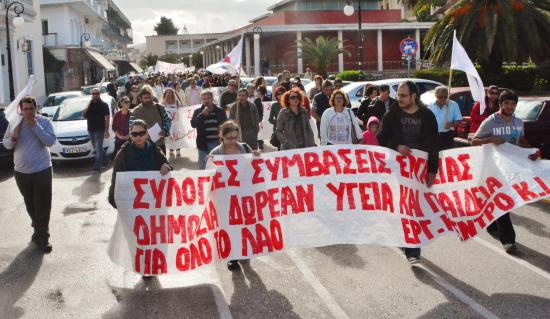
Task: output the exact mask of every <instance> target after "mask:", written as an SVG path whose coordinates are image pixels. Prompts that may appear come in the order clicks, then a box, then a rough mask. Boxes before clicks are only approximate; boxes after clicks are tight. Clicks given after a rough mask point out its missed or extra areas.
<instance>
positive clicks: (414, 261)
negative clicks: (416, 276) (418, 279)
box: [407, 256, 420, 265]
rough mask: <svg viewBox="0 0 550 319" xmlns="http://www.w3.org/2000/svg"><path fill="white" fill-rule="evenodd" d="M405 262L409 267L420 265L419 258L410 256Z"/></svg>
mask: <svg viewBox="0 0 550 319" xmlns="http://www.w3.org/2000/svg"><path fill="white" fill-rule="evenodd" d="M407 261H408V262H409V264H411V265H416V264H418V263H420V257H416V256H410V257H407Z"/></svg>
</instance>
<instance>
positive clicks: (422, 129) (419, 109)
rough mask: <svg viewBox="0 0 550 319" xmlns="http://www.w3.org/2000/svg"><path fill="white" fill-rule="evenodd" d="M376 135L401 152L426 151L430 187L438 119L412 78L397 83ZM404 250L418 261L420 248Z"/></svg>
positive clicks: (436, 159)
mask: <svg viewBox="0 0 550 319" xmlns="http://www.w3.org/2000/svg"><path fill="white" fill-rule="evenodd" d="M381 91H382V90H381ZM377 137H378V142H379V143H380V145H381V146H385V147H388V148H391V149H393V150H395V151H397V152H399V153H401V155H403V156H409V155H411V154H412V151H411V150H412V149H418V150H421V151H424V152H427V153H428V170H427V173H426V185H427V186H428V187H432V185H433V184H434V181H435V176H436V174H437V170H438V166H439V152H438V150H437V121H436V120H435V116H434V115H433V113H432V112H431V111H430V110H428V108H426V107H425V106H424V105H423V104H422V102H421V101H420V99H419V94H418V87H417V86H416V84H414V82H412V81H405V82H403V83H401V84H400V85H399V87H398V88H397V103H394V104H393V105H392V106H391V108H390V110H389V111H388V112H387V113H386V114H385V115H384V117H383V119H382V126H381V128H380V132H379V133H378V136H377ZM403 250H404V252H405V255H406V257H407V260H408V261H409V263H411V264H416V263H418V262H419V261H420V248H404V249H403Z"/></svg>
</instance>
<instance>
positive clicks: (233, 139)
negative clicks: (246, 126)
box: [223, 135, 239, 141]
mask: <svg viewBox="0 0 550 319" xmlns="http://www.w3.org/2000/svg"><path fill="white" fill-rule="evenodd" d="M238 138H239V136H238V135H233V136H224V137H223V139H224V140H229V141H235V140H237V139H238Z"/></svg>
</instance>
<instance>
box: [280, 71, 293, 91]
mask: <svg viewBox="0 0 550 319" xmlns="http://www.w3.org/2000/svg"><path fill="white" fill-rule="evenodd" d="M278 86H282V87H284V88H285V90H287V91H288V90H290V89H291V88H292V85H291V83H290V71H288V70H284V71H283V73H282V78H281V81H280V82H279V85H278Z"/></svg>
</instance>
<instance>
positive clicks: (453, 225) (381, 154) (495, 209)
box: [109, 144, 550, 275]
mask: <svg viewBox="0 0 550 319" xmlns="http://www.w3.org/2000/svg"><path fill="white" fill-rule="evenodd" d="M413 154H414V156H409V157H403V156H401V155H400V154H398V153H396V152H394V151H392V150H389V149H386V148H382V147H374V146H362V145H361V146H359V145H353V146H352V145H350V146H340V147H339V146H324V147H316V148H308V149H300V150H291V151H284V152H275V153H268V154H262V156H259V157H254V156H253V155H251V154H247V155H234V156H224V157H221V156H219V157H215V158H214V161H213V162H212V163H211V167H210V168H212V169H209V170H205V171H179V172H172V173H171V175H169V176H164V177H162V176H160V174H159V173H158V172H125V173H118V174H117V184H116V188H115V200H116V203H117V206H118V219H117V224H116V227H115V230H114V233H113V237H112V238H111V242H110V245H109V255H110V257H111V260H112V261H113V262H115V263H116V264H118V265H121V266H123V267H125V268H126V269H128V270H132V271H135V272H138V273H141V274H147V275H148V274H175V273H183V272H187V271H191V270H194V269H197V268H200V267H203V266H206V265H209V264H212V263H213V262H216V261H222V260H224V261H227V260H233V259H247V258H253V257H257V256H262V255H267V254H273V253H277V252H282V251H284V250H286V249H293V248H306V247H319V246H325V245H334V244H374V245H384V246H394V247H420V246H424V245H427V244H429V243H431V242H433V241H434V240H435V239H437V238H439V237H441V236H444V235H447V234H453V235H455V236H458V238H460V239H461V240H467V239H469V238H472V237H474V236H476V235H477V234H478V233H479V232H480V231H482V230H483V229H484V228H486V227H487V226H488V225H489V224H490V223H492V222H493V221H494V220H496V219H497V218H498V217H500V216H502V215H503V214H504V213H506V212H509V211H512V210H513V209H515V208H518V207H520V206H523V205H525V204H526V203H529V202H533V201H537V200H539V199H541V198H543V197H548V196H550V162H549V161H537V162H532V161H530V160H528V159H527V156H528V154H530V151H529V150H526V149H520V148H518V147H516V146H512V145H510V144H504V145H502V146H499V147H495V146H493V145H486V146H483V147H468V148H460V149H454V150H449V151H445V152H442V153H441V154H440V163H441V164H440V168H439V173H438V175H437V180H436V184H435V185H434V186H433V187H432V188H427V187H426V186H425V184H424V182H425V181H424V178H425V173H426V170H427V160H426V154H425V153H423V152H420V151H416V150H414V151H413Z"/></svg>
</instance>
